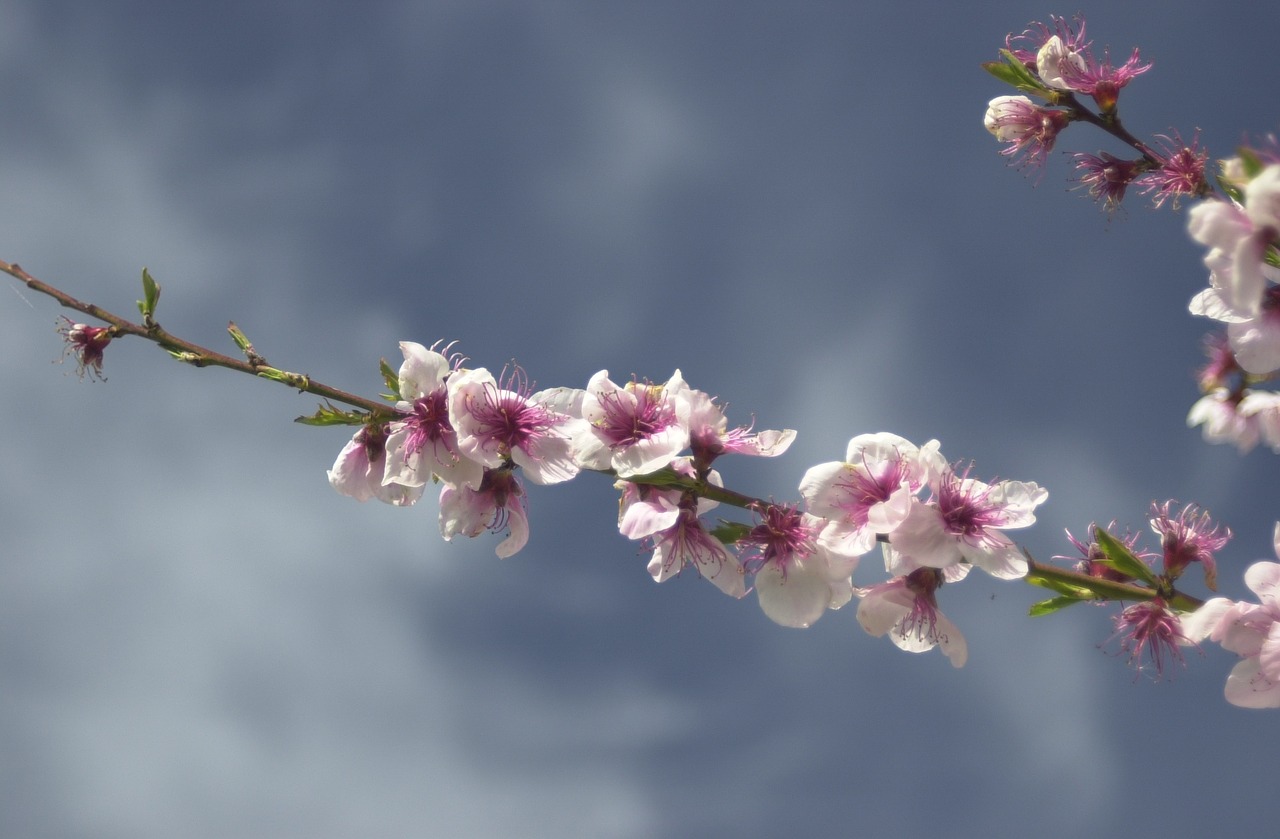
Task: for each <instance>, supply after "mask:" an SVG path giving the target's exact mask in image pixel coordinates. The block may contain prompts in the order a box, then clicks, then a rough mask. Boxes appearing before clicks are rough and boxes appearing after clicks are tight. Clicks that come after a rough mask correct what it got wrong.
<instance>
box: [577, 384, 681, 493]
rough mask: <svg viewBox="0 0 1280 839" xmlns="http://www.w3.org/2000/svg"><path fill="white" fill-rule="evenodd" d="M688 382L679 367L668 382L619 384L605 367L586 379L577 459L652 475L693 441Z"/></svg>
mask: <svg viewBox="0 0 1280 839" xmlns="http://www.w3.org/2000/svg"><path fill="white" fill-rule="evenodd" d="M688 393H689V386H688V385H687V384H685V381H684V378H683V377H682V376H681V375H680V371H679V370H677V371H676V372H675V373H674V374H673V375H672V376H671V378H670V379H668V380H667V382H666V383H665V384H661V385H655V384H651V383H650V382H647V381H646V382H643V383H641V382H637V381H635V380H634V379H633V380H632V381H630V382H628V383H627V384H626V385H624V386H623V387H618V386H617V385H616V384H614V383H613V381H612V380H611V379H610V378H609V371H607V370H601V371H600V372H599V373H596V374H595V375H594V376H592V377H591V381H590V382H588V383H587V389H586V393H585V394H584V396H583V398H582V405H581V411H582V419H583V420H584V421H585V422H583V423H582V424H581V425H580V427H579V430H578V433H577V437H576V438H575V440H574V457H575V458H576V460H577V462H578V464H579V465H580V466H582V468H584V469H594V470H597V471H603V470H605V469H613V470H614V472H615V473H616V474H617V475H618V477H620V478H629V477H632V476H635V475H647V474H649V473H651V472H656V471H657V470H659V469H661V468H662V467H664V466H666V465H667V464H669V463H670V462H671V461H672V460H674V459H675V457H676V456H677V455H678V454H680V452H681V451H683V450H684V449H685V448H686V447H687V446H688V445H689V398H688Z"/></svg>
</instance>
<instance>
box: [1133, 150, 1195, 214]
mask: <svg viewBox="0 0 1280 839" xmlns="http://www.w3.org/2000/svg"><path fill="white" fill-rule="evenodd" d="M1159 140H1160V143H1161V146H1162V149H1161V150H1162V151H1163V152H1164V154H1163V155H1162V156H1161V158H1160V165H1159V166H1158V167H1157V168H1155V169H1153V170H1151V171H1150V172H1147V173H1145V174H1143V175H1141V176H1140V177H1138V178H1136V179H1135V180H1134V181H1133V183H1134V185H1136V186H1138V187H1140V188H1141V189H1142V193H1143V194H1144V195H1152V193H1154V195H1152V198H1151V203H1152V204H1154V205H1155V206H1156V207H1162V206H1164V202H1165V201H1167V200H1169V199H1172V200H1173V206H1174V209H1177V207H1178V201H1179V199H1181V198H1183V197H1189V196H1196V197H1199V196H1203V195H1205V194H1207V193H1208V192H1209V189H1210V187H1209V181H1208V179H1207V178H1206V177H1205V164H1206V163H1207V162H1208V159H1209V153H1208V152H1204V151H1201V150H1200V138H1199V137H1198V136H1196V137H1193V138H1192V139H1191V144H1190V145H1187V144H1185V143H1183V142H1182V138H1181V137H1178V136H1177V135H1176V134H1175V135H1174V136H1173V137H1167V136H1161V137H1159Z"/></svg>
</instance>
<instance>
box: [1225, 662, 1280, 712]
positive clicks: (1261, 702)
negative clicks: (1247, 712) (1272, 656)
mask: <svg viewBox="0 0 1280 839" xmlns="http://www.w3.org/2000/svg"><path fill="white" fill-rule="evenodd" d="M1223 695H1224V696H1226V698H1227V701H1228V702H1230V703H1231V704H1232V705H1238V706H1239V707H1241V708H1280V682H1276V681H1272V680H1271V679H1268V678H1267V677H1266V676H1265V675H1263V673H1262V672H1261V670H1259V669H1258V659H1257V658H1246V659H1245V660H1244V661H1242V662H1240V663H1239V664H1237V665H1236V666H1235V667H1233V668H1231V673H1230V675H1228V676H1227V685H1226V687H1225V688H1224V689H1223Z"/></svg>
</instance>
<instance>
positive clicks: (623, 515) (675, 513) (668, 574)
mask: <svg viewBox="0 0 1280 839" xmlns="http://www.w3.org/2000/svg"><path fill="white" fill-rule="evenodd" d="M673 468H674V469H675V470H676V471H677V472H679V473H680V474H682V475H685V476H686V477H690V478H692V477H695V473H694V469H693V465H692V461H691V459H690V458H688V457H682V458H680V459H678V460H677V461H676V463H674V464H673ZM706 480H707V481H708V483H711V484H713V485H715V486H722V485H723V484H722V482H721V480H720V475H719V473H717V472H716V471H714V470H712V471H711V472H710V473H709V474H708V475H707V478H706ZM614 486H615V487H617V488H618V489H620V490H622V501H621V503H620V505H619V509H618V530H619V531H620V532H621V533H622V535H623V536H625V537H627V538H628V539H637V540H641V541H642V542H643V543H644V544H645V545H646V546H647V547H648V548H649V549H650V550H652V551H653V556H652V557H651V558H650V560H649V573H650V575H652V576H653V579H654V581H655V582H659V583H661V582H664V581H666V580H669V579H671V578H672V577H674V576H676V575H678V574H680V573H681V572H682V571H683V570H684V569H685V568H693V569H694V571H695V572H696V573H697V574H698V575H699V576H702V577H705V578H706V579H708V580H710V581H711V582H712V583H713V584H714V585H715V587H716V588H718V589H720V590H721V591H723V592H724V593H725V594H727V595H729V596H730V597H743V596H745V595H746V593H747V587H746V581H745V580H744V578H743V570H742V564H741V563H739V562H738V560H737V558H736V557H735V556H734V555H733V554H732V553H730V551H729V549H728V548H726V547H725V546H724V543H722V542H721V541H720V540H719V539H717V538H716V537H714V536H712V535H711V534H710V533H708V532H707V530H706V528H704V527H703V525H702V519H701V516H702V515H704V514H706V513H707V512H708V511H710V510H712V509H714V508H716V507H718V506H719V502H717V501H712V500H710V499H707V498H699V497H697V496H695V495H694V494H693V493H686V492H683V491H681V490H679V489H664V488H661V487H655V486H647V485H644V484H636V483H632V482H631V481H618V482H617V483H616V484H615V485H614Z"/></svg>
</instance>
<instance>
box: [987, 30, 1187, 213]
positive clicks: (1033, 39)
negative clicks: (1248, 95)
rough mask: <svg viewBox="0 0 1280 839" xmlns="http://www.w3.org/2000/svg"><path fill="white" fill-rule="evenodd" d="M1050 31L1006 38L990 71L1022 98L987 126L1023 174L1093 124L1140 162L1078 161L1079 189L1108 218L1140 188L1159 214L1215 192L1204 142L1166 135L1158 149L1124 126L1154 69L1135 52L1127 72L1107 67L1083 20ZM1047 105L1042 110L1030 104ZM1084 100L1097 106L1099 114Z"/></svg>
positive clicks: (1000, 103)
mask: <svg viewBox="0 0 1280 839" xmlns="http://www.w3.org/2000/svg"><path fill="white" fill-rule="evenodd" d="M1049 20H1050V22H1049V24H1047V25H1046V24H1043V23H1032V24H1031V25H1030V26H1029V27H1028V28H1027V29H1026V30H1025V31H1024V32H1022V33H1021V34H1018V35H1014V34H1010V35H1008V36H1006V38H1005V49H1004V50H1002V56H1003V60H1002V61H1000V62H991V63H989V64H987V65H986V68H987V69H988V70H989V71H990V72H991V73H992V74H993V75H995V76H997V77H998V78H1000V79H1001V80H1003V81H1005V82H1008V83H1009V84H1011V85H1013V86H1014V87H1016V88H1018V89H1019V90H1021V91H1023V93H1022V94H1019V95H1015V96H998V97H996V98H995V99H992V100H991V102H990V103H989V104H988V105H987V111H986V114H985V116H984V117H983V125H984V126H985V127H986V129H987V130H988V131H989V132H991V133H992V134H993V135H994V136H995V138H996V139H997V140H999V141H1000V142H1002V143H1006V144H1007V145H1006V146H1005V148H1004V149H1003V150H1002V151H1001V154H1003V155H1005V156H1007V157H1009V158H1010V160H1011V161H1012V162H1013V163H1016V164H1017V165H1019V166H1025V167H1028V168H1035V169H1038V168H1040V167H1042V166H1043V165H1044V163H1045V161H1046V160H1047V159H1048V155H1049V153H1050V152H1051V151H1052V150H1053V147H1054V144H1055V142H1056V141H1057V139H1058V136H1059V135H1060V134H1061V133H1062V131H1063V130H1064V129H1066V127H1067V126H1068V125H1070V124H1071V123H1073V122H1079V121H1083V122H1089V123H1092V124H1094V125H1097V126H1099V127H1101V128H1103V129H1104V130H1106V131H1108V132H1110V133H1112V134H1114V135H1115V136H1117V137H1118V138H1120V139H1121V140H1123V141H1124V142H1126V143H1128V144H1129V145H1131V146H1132V147H1133V148H1134V149H1135V151H1137V152H1138V157H1136V158H1133V159H1127V158H1122V157H1118V156H1116V155H1114V154H1111V153H1109V152H1099V153H1098V154H1083V153H1081V154H1076V155H1074V159H1075V165H1076V170H1077V178H1076V180H1077V181H1078V182H1079V184H1080V185H1081V186H1082V187H1083V188H1084V189H1085V190H1086V191H1087V192H1088V193H1089V195H1090V196H1092V197H1093V198H1094V199H1095V200H1096V201H1098V202H1099V203H1100V204H1101V205H1102V206H1103V207H1104V208H1106V209H1107V210H1108V211H1114V210H1116V209H1117V208H1118V207H1119V206H1120V203H1121V201H1123V200H1124V196H1125V193H1126V192H1127V191H1128V189H1129V187H1131V186H1133V187H1136V188H1137V189H1139V190H1140V191H1141V192H1143V193H1144V194H1148V195H1150V196H1151V199H1152V203H1154V204H1155V205H1156V206H1157V207H1159V206H1162V205H1163V204H1164V203H1165V202H1166V201H1170V202H1171V203H1173V204H1174V205H1175V206H1176V205H1177V203H1178V201H1179V199H1180V198H1182V197H1184V196H1203V195H1205V194H1207V193H1208V191H1209V184H1208V181H1207V179H1206V177H1205V163H1206V161H1207V160H1208V155H1207V154H1206V153H1205V152H1203V151H1201V150H1200V148H1199V142H1198V139H1196V138H1193V139H1192V140H1191V142H1190V143H1186V142H1184V141H1183V140H1182V139H1181V137H1179V136H1178V135H1177V133H1174V134H1173V135H1172V136H1168V135H1161V136H1159V137H1158V138H1157V142H1156V143H1155V144H1153V145H1146V144H1143V143H1141V142H1138V141H1137V140H1135V139H1134V138H1133V137H1132V136H1131V135H1129V134H1128V132H1127V131H1125V130H1124V128H1123V127H1122V126H1121V124H1120V118H1119V114H1118V105H1119V100H1120V91H1121V90H1122V89H1123V88H1124V87H1126V86H1127V85H1128V84H1129V83H1130V82H1132V81H1133V80H1134V79H1135V78H1137V77H1138V76H1140V75H1142V74H1143V73H1145V72H1147V71H1148V70H1150V69H1151V64H1150V63H1143V62H1142V60H1141V58H1140V57H1139V54H1138V50H1137V49H1134V50H1133V51H1132V53H1130V55H1129V58H1128V59H1127V60H1126V61H1124V62H1123V63H1122V64H1119V65H1117V64H1114V63H1112V60H1111V56H1110V53H1109V52H1106V51H1104V52H1103V57H1102V58H1101V59H1099V58H1097V56H1096V55H1095V54H1094V52H1093V50H1092V44H1091V42H1090V41H1088V40H1087V39H1086V38H1085V23H1084V19H1083V18H1077V19H1076V21H1075V22H1074V23H1072V22H1068V21H1067V20H1065V19H1063V18H1060V17H1051V18H1050V19H1049ZM1025 94H1030V96H1035V97H1037V98H1039V99H1042V100H1044V101H1045V103H1046V104H1045V105H1037V104H1036V103H1035V102H1033V101H1032V99H1031V98H1030V96H1028V95H1025ZM1077 94H1079V95H1084V96H1089V97H1090V98H1092V100H1093V103H1094V106H1095V107H1096V109H1097V110H1096V113H1095V112H1094V111H1090V110H1089V109H1088V108H1086V107H1085V105H1084V104H1082V103H1081V101H1080V99H1079V98H1078V96H1077Z"/></svg>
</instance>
